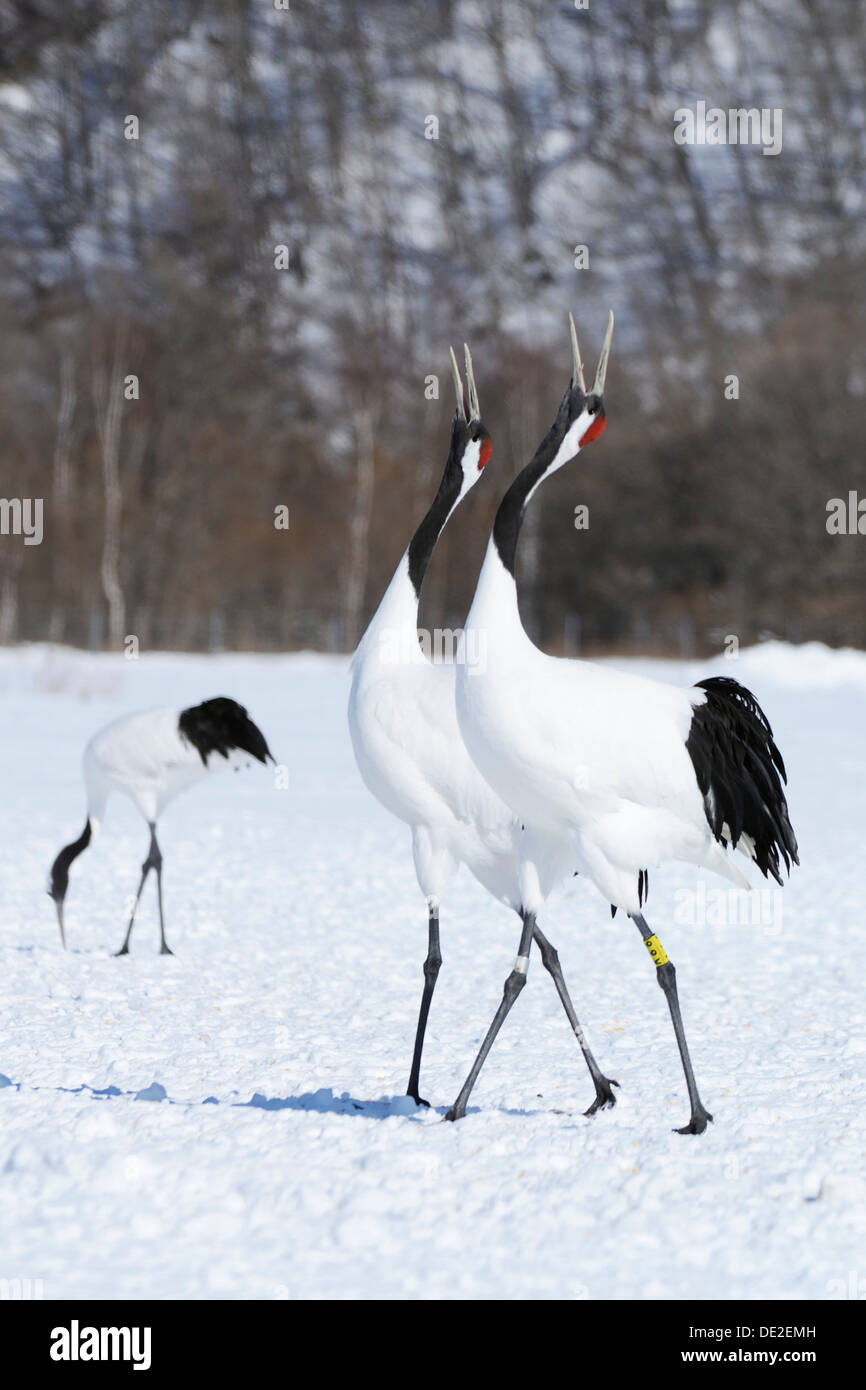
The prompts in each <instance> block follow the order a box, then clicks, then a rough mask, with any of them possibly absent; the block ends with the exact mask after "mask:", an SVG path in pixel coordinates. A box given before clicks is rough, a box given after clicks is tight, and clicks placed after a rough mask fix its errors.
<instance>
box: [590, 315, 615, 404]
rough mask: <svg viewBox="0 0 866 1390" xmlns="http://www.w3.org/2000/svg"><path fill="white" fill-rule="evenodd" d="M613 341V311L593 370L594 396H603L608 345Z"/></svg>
mask: <svg viewBox="0 0 866 1390" xmlns="http://www.w3.org/2000/svg"><path fill="white" fill-rule="evenodd" d="M612 339H613V309H611V311H610V317H609V318H608V321H607V332H606V333H605V335H604V342H603V343H602V345H601V356H600V357H599V359H598V366H597V367H596V369H595V382H594V384H593V388H592V393H593V395H595V396H603V395H604V379H605V377H606V376H607V359H608V358H609V357H610V344H611V340H612Z"/></svg>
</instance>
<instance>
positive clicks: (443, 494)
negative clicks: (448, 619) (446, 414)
mask: <svg viewBox="0 0 866 1390" xmlns="http://www.w3.org/2000/svg"><path fill="white" fill-rule="evenodd" d="M462 485H463V471H462V469H461V467H460V464H459V463H458V461H457V451H456V448H455V446H454V442H453V441H452V445H451V449H450V450H449V453H448V461H447V463H446V464H445V472H444V473H443V474H442V481H441V482H440V484H439V491H438V492H437V493H436V496H435V497H434V498H433V502H432V504H431V506H430V510H429V511H428V513H427V515H426V516H425V518H424V520H423V521H422V522H421V525H420V526H419V527H418V530H417V531H416V532H415V534H414V536H413V537H412V539H411V541H410V542H409V578H410V579H411V581H412V587H413V588H414V590H415V596H416V598H419V599H420V597H421V585H422V584H423V583H424V575H425V574H426V573H427V566H428V565H429V563H430V556H431V555H432V554H433V549H434V547H435V545H436V542H437V541H438V539H439V537H440V536H441V534H442V530H443V527H444V526H445V523H446V521H447V520H448V517H449V514H450V512H451V509H452V507H453V506H454V504H455V503H456V502H457V499H458V498H459V496H460V488H461V487H462Z"/></svg>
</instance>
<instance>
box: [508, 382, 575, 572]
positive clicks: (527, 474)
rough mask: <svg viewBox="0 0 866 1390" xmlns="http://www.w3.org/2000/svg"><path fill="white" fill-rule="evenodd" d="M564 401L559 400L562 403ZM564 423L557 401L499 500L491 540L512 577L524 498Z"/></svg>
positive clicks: (564, 430) (552, 453) (545, 467)
mask: <svg viewBox="0 0 866 1390" xmlns="http://www.w3.org/2000/svg"><path fill="white" fill-rule="evenodd" d="M567 397H568V392H566V400H567ZM565 403H566V402H565V401H563V405H565ZM568 423H569V421H568V412H567V410H566V411H563V406H562V405H561V406H560V408H559V412H558V414H557V417H556V419H555V420H554V422H553V424H552V425H551V427H550V429H549V430H548V431H547V434H546V435H545V436H544V438H543V439H542V441H541V443H540V444H539V446H538V448H537V449H536V451H535V454H534V455H533V457H532V458H531V459H530V461H529V463H528V464H527V465H526V467H525V468H523V469H521V471H520V472H519V473H518V475H517V477H516V478H515V479H514V482H513V483H512V484H511V487H510V488H509V489H508V491H507V492H506V494H505V496H504V497H503V499H502V501H501V502H500V504H499V510H498V512H497V513H496V520H495V521H494V523H493V543H494V545H495V546H496V549H497V551H498V552H499V558H500V560H501V561H502V563H503V565H504V566H505V568H506V569H507V570H508V573H509V574H510V575H511V576H512V578H513V577H514V559H515V555H516V553H517V541H518V537H519V536H520V528H521V526H522V525H523V514H524V512H525V510H526V499H527V498H528V496H529V494H530V493H531V491H532V489H533V488H534V487H535V486H536V485H537V484H538V483H539V482H540V481H541V479H542V478H543V477H544V475H545V473H546V472H547V470H548V468H549V467H550V465H551V464H552V463H553V460H554V459H555V458H556V451H557V449H558V448H559V446H560V444H561V443H562V441H563V439H564V438H565V436H566V433H567V432H568Z"/></svg>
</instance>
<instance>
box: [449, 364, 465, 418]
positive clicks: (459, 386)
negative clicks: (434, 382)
mask: <svg viewBox="0 0 866 1390" xmlns="http://www.w3.org/2000/svg"><path fill="white" fill-rule="evenodd" d="M448 351H449V352H450V354H451V374H452V376H453V377H454V390H455V392H456V393H457V412H458V414H459V415H460V418H461V419H462V420H465V419H466V404H465V402H464V400H463V382H462V381H461V380H460V368H459V367H458V366H457V358H456V357H455V356H454V349H453V347H450V348H449V349H448Z"/></svg>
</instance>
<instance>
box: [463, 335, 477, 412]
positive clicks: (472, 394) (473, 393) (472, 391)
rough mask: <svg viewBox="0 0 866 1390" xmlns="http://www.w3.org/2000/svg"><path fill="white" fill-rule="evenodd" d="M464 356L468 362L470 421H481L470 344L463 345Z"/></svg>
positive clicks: (467, 379) (467, 381) (467, 380)
mask: <svg viewBox="0 0 866 1390" xmlns="http://www.w3.org/2000/svg"><path fill="white" fill-rule="evenodd" d="M463 356H464V359H465V361H466V385H467V386H468V388H469V419H470V420H480V419H481V407H480V406H479V404H478V388H477V386H476V385H475V372H474V371H473V369H472V354H471V352H470V351H469V344H468V343H464V344H463Z"/></svg>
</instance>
